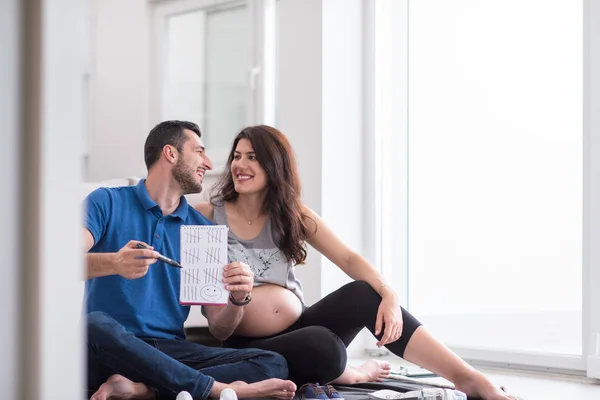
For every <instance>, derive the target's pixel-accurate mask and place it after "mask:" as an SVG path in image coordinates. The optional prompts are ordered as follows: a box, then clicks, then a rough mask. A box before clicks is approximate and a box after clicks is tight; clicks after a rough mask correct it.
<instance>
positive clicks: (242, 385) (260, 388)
mask: <svg viewBox="0 0 600 400" xmlns="http://www.w3.org/2000/svg"><path fill="white" fill-rule="evenodd" d="M217 385H218V386H217ZM215 386H217V387H213V390H211V393H210V394H211V397H219V395H220V394H221V391H222V390H223V389H225V388H228V387H229V388H231V389H233V390H234V391H235V393H236V394H237V397H238V398H240V399H243V398H253V397H273V398H276V399H281V400H290V399H292V398H293V397H294V395H295V394H296V384H295V383H294V382H292V381H284V380H282V379H277V378H272V379H267V380H264V381H260V382H255V383H246V382H242V381H236V382H232V383H229V384H223V383H217V382H215ZM213 391H214V392H215V393H213ZM216 392H218V393H216ZM215 395H216V396H215Z"/></svg>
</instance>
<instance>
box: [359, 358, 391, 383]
mask: <svg viewBox="0 0 600 400" xmlns="http://www.w3.org/2000/svg"><path fill="white" fill-rule="evenodd" d="M356 369H357V370H358V371H360V372H362V373H363V374H365V376H366V377H367V380H366V381H364V382H381V381H383V380H384V379H385V378H387V377H388V375H389V374H390V370H391V369H392V366H391V365H390V363H389V362H387V361H377V360H369V361H367V362H366V363H364V364H363V365H361V366H360V367H358V368H356Z"/></svg>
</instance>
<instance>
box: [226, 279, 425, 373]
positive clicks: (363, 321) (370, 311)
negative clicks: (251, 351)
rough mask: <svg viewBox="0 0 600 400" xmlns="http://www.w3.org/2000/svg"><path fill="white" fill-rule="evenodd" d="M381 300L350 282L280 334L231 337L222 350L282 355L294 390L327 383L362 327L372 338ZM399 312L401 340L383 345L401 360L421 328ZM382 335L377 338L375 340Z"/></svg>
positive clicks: (361, 284) (343, 365) (365, 285)
mask: <svg viewBox="0 0 600 400" xmlns="http://www.w3.org/2000/svg"><path fill="white" fill-rule="evenodd" d="M380 303H381V296H379V294H377V292H376V291H375V290H373V288H372V287H371V286H370V285H369V284H368V283H366V282H363V281H354V282H351V283H349V284H347V285H345V286H343V287H341V288H339V289H338V290H336V291H335V292H333V293H331V294H329V295H328V296H326V297H325V298H323V299H321V300H320V301H318V302H317V303H315V304H314V305H313V306H311V307H308V308H307V309H306V310H305V311H304V312H303V313H302V315H301V316H300V318H298V320H297V321H296V322H295V323H294V324H293V325H292V326H291V327H289V328H288V329H286V330H285V331H283V332H281V333H278V334H277V335H274V336H270V337H266V338H258V339H257V338H250V337H245V336H232V337H230V338H229V339H227V340H226V341H225V342H224V343H223V344H224V346H226V347H236V348H245V347H253V348H259V349H264V350H271V351H275V352H277V353H279V354H281V355H283V356H284V357H285V358H286V360H287V362H288V368H289V372H290V375H289V379H290V380H292V381H293V382H294V383H296V384H297V385H302V384H304V383H307V382H320V383H322V384H323V383H327V382H330V381H332V380H334V379H336V378H337V377H339V376H340V375H341V374H342V373H343V372H344V370H345V369H346V363H347V354H346V347H348V345H350V343H351V342H352V340H354V338H355V337H356V335H357V334H358V333H359V332H360V331H361V330H362V329H363V328H364V327H366V328H368V329H369V330H370V331H371V333H373V334H375V319H376V317H377V310H378V308H379V304H380ZM401 309H402V321H403V328H402V336H400V339H398V340H397V341H395V342H393V343H390V344H387V345H386V346H385V347H387V348H388V349H389V350H390V351H391V352H392V353H394V354H395V355H397V356H400V357H402V356H403V355H404V351H405V350H406V345H407V344H408V341H409V340H410V338H411V336H412V334H413V333H414V332H415V330H416V329H417V328H418V327H419V326H420V325H421V323H420V322H419V321H417V319H416V318H415V317H413V316H412V315H411V314H410V313H409V312H408V311H406V310H405V309H404V308H401ZM382 336H383V333H380V334H379V335H378V336H377V339H381V337H382Z"/></svg>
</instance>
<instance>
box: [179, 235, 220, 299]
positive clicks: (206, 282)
mask: <svg viewBox="0 0 600 400" xmlns="http://www.w3.org/2000/svg"><path fill="white" fill-rule="evenodd" d="M227 229H228V228H227V226H225V225H182V226H181V239H180V240H181V244H180V252H181V258H180V260H181V262H180V264H181V266H182V267H183V268H182V269H181V280H180V292H179V302H180V303H181V304H185V305H224V304H227V297H228V296H229V292H228V291H227V290H226V289H225V285H224V284H223V268H224V267H225V265H226V264H227V262H228V261H227Z"/></svg>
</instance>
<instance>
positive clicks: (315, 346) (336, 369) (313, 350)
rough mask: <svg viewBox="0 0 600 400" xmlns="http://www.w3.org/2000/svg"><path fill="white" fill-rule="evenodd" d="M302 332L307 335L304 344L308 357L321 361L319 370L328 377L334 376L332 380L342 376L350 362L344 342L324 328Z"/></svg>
mask: <svg viewBox="0 0 600 400" xmlns="http://www.w3.org/2000/svg"><path fill="white" fill-rule="evenodd" d="M302 330H303V331H304V334H305V335H306V336H305V337H306V340H304V343H303V347H304V349H303V350H304V352H305V354H306V357H307V358H309V359H313V360H319V369H320V370H321V371H324V372H325V373H326V375H328V376H333V378H331V380H333V379H335V378H337V377H338V376H339V375H341V374H342V372H344V369H345V368H346V364H347V362H348V355H347V352H346V346H345V345H344V342H343V341H342V340H341V339H340V338H339V337H338V336H337V335H336V334H335V333H333V332H332V331H331V330H329V329H327V328H325V327H323V326H309V327H306V328H303V329H302ZM336 374H337V375H336ZM321 375H322V374H321ZM334 375H335V376H334Z"/></svg>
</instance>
